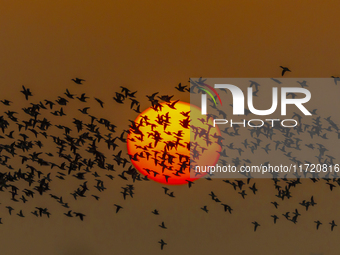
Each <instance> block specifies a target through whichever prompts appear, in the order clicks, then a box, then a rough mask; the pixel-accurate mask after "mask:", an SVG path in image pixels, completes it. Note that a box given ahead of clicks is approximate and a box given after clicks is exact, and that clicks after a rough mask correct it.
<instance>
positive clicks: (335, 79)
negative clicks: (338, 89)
mask: <svg viewBox="0 0 340 255" xmlns="http://www.w3.org/2000/svg"><path fill="white" fill-rule="evenodd" d="M331 77H332V78H333V79H334V83H335V85H338V81H340V78H339V77H337V76H331Z"/></svg>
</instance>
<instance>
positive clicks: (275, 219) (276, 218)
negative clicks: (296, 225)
mask: <svg viewBox="0 0 340 255" xmlns="http://www.w3.org/2000/svg"><path fill="white" fill-rule="evenodd" d="M271 217H273V218H274V224H276V221H277V220H278V219H279V217H277V216H276V215H275V214H274V215H271Z"/></svg>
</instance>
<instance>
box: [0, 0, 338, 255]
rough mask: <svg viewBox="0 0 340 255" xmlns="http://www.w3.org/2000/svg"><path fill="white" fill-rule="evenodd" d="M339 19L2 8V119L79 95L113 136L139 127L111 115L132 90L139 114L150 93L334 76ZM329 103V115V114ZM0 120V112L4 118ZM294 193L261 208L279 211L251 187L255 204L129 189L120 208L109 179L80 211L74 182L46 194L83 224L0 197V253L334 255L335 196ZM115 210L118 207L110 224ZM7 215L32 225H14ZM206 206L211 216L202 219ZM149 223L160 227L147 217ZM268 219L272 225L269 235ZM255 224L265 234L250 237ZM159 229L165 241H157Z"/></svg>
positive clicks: (75, 114) (313, 5)
mask: <svg viewBox="0 0 340 255" xmlns="http://www.w3.org/2000/svg"><path fill="white" fill-rule="evenodd" d="M339 5H340V4H339V2H337V1H324V2H311V1H306V0H304V1H298V2H297V1H285V2H275V1H262V0H261V1H201V0H199V1H191V0H190V1H177V0H175V1H161V2H156V1H125V2H123V1H84V0H83V1H80V0H79V1H76V0H74V1H1V6H2V8H1V10H0V31H1V35H2V37H1V40H0V49H1V50H2V54H1V58H0V67H1V68H0V77H1V84H2V85H1V86H0V95H1V96H0V99H5V98H6V99H8V100H11V101H13V102H14V103H13V107H12V108H11V109H13V110H16V111H18V112H19V111H21V108H23V107H27V106H28V105H29V103H28V102H25V101H24V100H23V95H22V94H21V93H20V90H21V86H22V85H25V86H27V87H29V88H30V89H31V90H32V93H33V97H32V99H31V100H32V101H30V102H39V101H40V100H44V99H51V100H52V99H56V98H57V97H58V96H59V95H60V96H61V95H62V94H63V93H64V92H65V90H66V88H68V89H69V90H70V91H71V92H73V93H75V94H77V95H78V96H79V95H80V94H81V93H86V94H87V95H91V96H92V97H94V96H95V97H98V98H100V99H102V100H103V101H104V102H105V107H104V109H103V110H102V109H101V108H100V107H99V106H98V105H97V103H96V102H94V100H93V98H92V101H91V100H90V101H89V103H88V104H87V105H88V106H91V109H90V111H91V114H97V115H98V116H101V117H105V118H108V119H110V120H111V121H112V122H113V123H115V124H116V125H117V126H118V128H117V130H118V131H117V135H120V133H121V132H122V131H123V130H124V129H127V128H128V125H129V124H130V123H129V121H128V120H129V119H131V120H134V119H135V118H136V117H137V114H136V113H135V112H133V111H131V110H130V109H129V105H118V104H116V103H114V102H113V100H112V97H113V96H114V95H115V92H119V91H120V86H127V87H128V88H130V89H131V91H135V90H138V94H137V96H138V99H139V100H140V103H141V110H142V109H146V108H147V107H149V103H148V102H147V98H146V97H145V95H150V94H152V93H154V92H157V91H158V92H160V94H164V95H165V94H171V95H172V94H173V95H174V97H176V99H180V100H183V101H187V102H188V101H189V94H188V93H180V92H178V91H176V89H175V88H174V87H175V86H176V85H177V84H178V83H179V82H181V83H182V84H188V82H187V81H188V78H189V77H200V76H202V77H279V76H280V75H281V69H280V67H279V66H280V65H283V66H288V67H289V68H290V69H291V70H292V72H291V73H289V74H287V77H330V76H331V75H336V76H339V75H340V71H339V70H340V62H339V59H340V51H339V49H338V48H339V47H338V42H339V35H338V34H339V33H337V31H339V29H340V23H339V22H338V10H339V7H340V6H339ZM75 77H80V78H83V79H85V80H86V82H84V85H77V84H75V83H73V82H72V81H71V79H72V78H75ZM325 89H328V88H320V94H321V93H322V91H323V90H325ZM332 89H334V91H338V90H337V89H339V88H338V87H334V88H332ZM333 103H334V108H335V109H337V107H338V106H339V104H338V102H337V101H334V102H333ZM320 104H321V103H320ZM81 107H85V106H83V105H82V104H80V103H79V102H77V103H75V102H74V103H72V104H71V106H70V107H69V108H68V109H67V113H68V116H67V117H65V118H64V119H63V120H60V121H61V122H65V123H70V122H69V121H71V120H72V119H73V118H83V115H82V114H81V113H80V112H79V111H78V108H81ZM1 110H2V111H6V110H7V109H6V108H4V106H3V105H1ZM20 116H23V115H20ZM51 116H52V115H51ZM51 120H53V121H54V122H57V123H59V122H58V121H59V120H58V119H56V118H54V117H53V118H52V117H51ZM15 128H16V127H15ZM120 146H121V148H125V147H124V146H125V145H124V144H123V143H122V144H120ZM103 147H104V146H103ZM48 148H49V147H48V146H46V149H48ZM125 150H126V149H125ZM117 152H118V151H115V152H110V153H111V154H112V153H117ZM19 165H20V162H16V166H19ZM116 174H117V173H116ZM103 175H104V174H103ZM93 179H94V178H93ZM302 182H303V185H300V186H299V187H297V188H296V189H295V190H294V194H293V195H294V196H293V197H292V198H291V199H290V200H289V201H284V202H282V206H281V207H280V210H279V211H275V208H273V206H272V205H271V204H270V202H271V201H274V200H275V195H274V194H275V193H274V191H273V190H274V188H273V184H272V182H271V181H269V180H263V179H261V180H257V181H256V183H257V186H258V189H259V193H258V194H257V195H256V196H254V195H252V194H250V193H249V195H248V197H247V198H246V199H244V200H243V199H241V198H240V195H239V194H237V193H236V192H234V191H233V188H232V187H231V186H230V185H227V184H225V183H223V182H222V180H213V181H206V180H200V181H198V182H196V183H195V184H194V185H193V187H192V188H190V189H188V187H187V186H177V187H171V191H173V192H174V194H175V196H176V197H175V198H171V197H168V196H166V195H164V190H163V189H162V186H161V185H159V184H158V183H155V182H151V181H150V182H136V183H135V184H134V185H135V195H134V198H130V197H128V198H127V199H126V200H124V199H123V197H122V194H121V193H120V192H121V191H122V189H121V187H124V186H126V184H132V181H131V180H130V181H128V182H126V181H124V180H122V179H120V178H119V177H118V176H117V177H115V178H114V180H112V181H110V180H109V179H105V185H106V187H107V189H106V190H105V192H101V193H100V194H99V195H100V196H101V199H100V200H99V201H95V199H94V198H92V197H87V198H86V199H84V200H79V201H78V200H77V201H75V200H74V199H73V198H72V196H71V195H69V193H70V192H73V190H74V189H75V187H77V185H79V184H80V183H81V182H80V181H78V180H73V179H71V180H70V181H68V182H62V181H60V180H58V179H55V180H53V185H52V186H53V190H52V191H51V193H55V194H58V195H59V196H61V195H62V196H63V198H64V200H65V201H67V202H69V203H70V204H72V206H73V207H72V210H74V211H81V212H84V214H86V218H85V220H84V222H81V221H80V220H79V219H75V218H72V219H69V218H67V217H66V216H64V215H63V213H64V212H65V211H66V210H65V208H61V206H60V205H59V204H58V203H57V202H56V201H53V200H52V199H51V198H50V197H49V196H48V195H47V194H46V196H39V195H38V196H37V197H35V198H34V199H32V200H31V201H29V202H27V203H26V204H24V205H23V204H22V203H14V202H12V201H10V200H9V198H10V196H9V195H10V194H9V193H8V192H4V193H0V195H1V198H0V202H1V204H0V218H2V221H3V225H1V226H0V231H1V237H2V240H3V243H2V251H3V254H8V255H12V254H13V255H14V254H38V255H39V254H46V252H47V253H48V254H51V255H54V254H141V253H143V254H159V252H160V245H159V244H158V243H157V242H158V241H159V240H160V239H161V238H162V239H163V240H164V241H165V242H167V243H168V245H166V246H165V248H164V250H163V251H162V252H163V253H164V254H178V255H181V254H189V253H190V254H194V253H196V254H250V253H251V254H256V255H257V254H259V255H260V254H261V255H262V254H279V255H281V254H282V255H283V254H331V255H332V254H335V255H337V254H338V249H337V247H336V244H337V242H338V236H339V235H338V232H339V231H340V229H337V228H335V229H334V231H333V232H331V231H330V225H329V224H328V222H330V221H331V220H335V222H338V224H339V223H340V218H339V210H340V206H339V205H338V204H337V201H338V200H339V198H340V193H339V191H338V190H337V189H339V188H338V187H337V188H335V190H334V191H333V192H330V191H329V187H327V186H326V185H325V184H324V183H317V184H315V185H312V184H311V181H309V180H302ZM92 184H95V182H91V185H92ZM92 186H93V185H92ZM92 189H93V188H92ZM212 190H214V192H215V193H216V194H217V195H218V197H219V198H220V200H222V201H223V202H225V203H229V204H230V205H231V206H232V207H233V209H234V211H233V213H232V214H231V215H230V214H226V213H225V212H224V211H223V207H221V205H219V204H217V203H215V202H213V201H211V198H210V197H209V196H208V194H209V193H210V192H211V191H212ZM97 193H98V192H97ZM311 195H314V197H315V199H316V202H317V203H318V205H317V206H315V207H313V208H311V209H310V210H309V211H308V213H307V212H305V211H304V210H303V208H302V207H301V206H299V205H298V203H299V202H301V201H302V200H303V199H310V196H311ZM115 203H116V204H120V205H122V206H123V209H122V211H120V212H119V213H118V214H116V213H115V207H114V206H113V204H115ZM7 205H12V206H13V207H15V209H16V211H15V214H16V213H18V212H19V209H20V208H21V209H22V210H23V211H24V212H25V213H26V215H27V216H26V217H25V218H20V217H18V216H17V215H13V216H9V215H8V211H7V209H6V208H5V206H7ZM37 205H39V206H46V207H48V208H50V211H51V212H52V215H51V218H50V219H47V218H46V217H45V218H35V216H33V215H31V214H30V211H32V210H33V209H34V207H35V206H37ZM204 205H207V206H208V208H209V213H208V214H206V213H205V212H203V211H202V210H201V209H200V208H201V207H203V206H204ZM295 208H299V211H300V213H301V214H303V215H302V216H301V219H300V221H299V222H298V223H297V224H296V225H295V224H293V223H292V222H286V221H284V220H283V219H282V218H283V216H282V215H281V214H282V213H285V212H286V211H293V210H294V209H295ZM154 209H158V210H159V212H160V215H159V216H155V215H153V214H152V213H151V211H152V210H154ZM273 213H280V215H279V217H280V220H279V221H278V223H277V224H276V225H274V224H273V223H272V219H271V217H270V215H271V214H273ZM317 219H319V220H320V221H322V222H323V225H322V226H321V228H320V230H319V231H315V224H314V223H313V221H314V220H317ZM254 220H257V221H258V222H259V223H260V224H261V226H260V227H259V230H258V231H257V232H256V233H254V232H253V225H252V224H251V222H252V221H254ZM162 221H164V222H165V224H166V225H167V226H168V229H166V230H164V229H161V228H160V227H158V225H159V224H161V222H162ZM289 223H291V224H289ZM222 251H223V252H222Z"/></svg>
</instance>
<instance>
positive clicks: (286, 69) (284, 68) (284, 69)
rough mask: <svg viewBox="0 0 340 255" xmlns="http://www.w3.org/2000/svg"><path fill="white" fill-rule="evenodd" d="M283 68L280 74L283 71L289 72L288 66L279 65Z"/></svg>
mask: <svg viewBox="0 0 340 255" xmlns="http://www.w3.org/2000/svg"><path fill="white" fill-rule="evenodd" d="M280 67H281V68H282V69H283V70H282V76H283V75H284V74H285V72H291V70H289V68H288V67H284V66H280Z"/></svg>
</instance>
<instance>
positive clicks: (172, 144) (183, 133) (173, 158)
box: [127, 101, 221, 184]
mask: <svg viewBox="0 0 340 255" xmlns="http://www.w3.org/2000/svg"><path fill="white" fill-rule="evenodd" d="M190 111H197V112H199V111H200V110H199V109H198V108H197V107H193V106H191V107H190V104H188V103H185V102H180V101H171V102H164V103H160V104H158V105H157V106H154V107H150V108H148V109H146V110H145V111H144V112H142V113H141V114H140V115H139V116H138V117H137V118H136V120H135V121H134V123H133V124H132V125H131V126H130V134H129V135H128V143H127V146H128V152H129V155H130V157H131V161H132V163H133V165H134V166H135V167H136V168H137V170H138V171H139V172H140V173H142V174H143V175H145V176H147V177H148V178H150V179H152V180H154V181H157V182H160V183H164V184H187V183H188V182H192V181H194V180H196V179H198V178H201V177H202V176H204V175H205V174H206V173H201V174H199V175H196V176H195V178H192V177H191V176H190V159H191V160H192V159H193V158H192V157H190V155H191V153H190V147H191V151H192V152H193V151H196V152H197V154H199V157H196V158H195V164H199V165H214V164H215V163H216V161H217V160H218V157H219V153H218V152H219V151H220V150H221V147H220V146H219V145H218V144H217V143H216V142H215V140H214V138H213V135H212V134H217V135H220V131H219V129H218V128H217V127H212V125H211V123H212V120H211V119H210V120H209V121H208V123H206V124H205V125H204V121H202V120H199V119H194V120H192V119H190ZM196 116H198V114H196ZM208 125H209V126H210V128H209V130H210V131H209V132H208V134H207V136H208V139H209V140H211V142H212V143H209V144H208V143H206V140H207V139H206V136H204V137H203V136H202V135H195V136H194V137H191V139H190V128H192V127H196V130H197V129H200V130H205V128H207V127H208ZM209 134H210V135H209ZM207 144H208V145H207ZM208 146H209V149H208V148H207V147H208Z"/></svg>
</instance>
